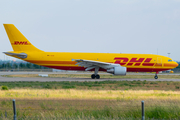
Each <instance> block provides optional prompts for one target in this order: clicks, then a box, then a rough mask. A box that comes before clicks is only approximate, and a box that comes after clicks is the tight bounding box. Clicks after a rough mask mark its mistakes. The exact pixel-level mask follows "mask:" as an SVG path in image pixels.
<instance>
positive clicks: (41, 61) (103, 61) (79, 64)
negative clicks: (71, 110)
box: [4, 24, 178, 79]
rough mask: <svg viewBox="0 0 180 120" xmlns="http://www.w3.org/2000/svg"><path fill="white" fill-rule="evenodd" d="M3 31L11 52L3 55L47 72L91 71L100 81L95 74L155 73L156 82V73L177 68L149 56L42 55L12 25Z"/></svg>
mask: <svg viewBox="0 0 180 120" xmlns="http://www.w3.org/2000/svg"><path fill="white" fill-rule="evenodd" d="M4 28H5V30H6V32H7V35H8V37H9V40H10V43H11V45H12V48H13V50H14V51H9V52H4V53H5V54H6V55H9V56H13V57H16V58H18V59H22V60H24V61H27V62H30V63H34V64H37V65H41V66H45V67H49V68H55V69H61V70H77V71H78V70H80V71H84V70H85V71H94V74H92V75H91V78H92V79H95V78H96V79H99V78H100V76H99V75H98V71H105V72H108V73H111V74H114V75H126V72H156V74H155V77H154V78H155V79H157V78H158V76H157V73H158V72H160V71H165V70H170V69H173V68H175V67H177V66H178V64H177V63H176V62H174V61H173V60H172V59H171V58H169V57H165V56H161V55H152V54H115V53H75V52H44V51H42V50H39V49H38V48H36V47H35V46H33V45H32V44H31V43H30V42H29V41H28V40H27V39H26V38H25V37H24V35H23V34H22V33H21V32H20V31H19V30H18V29H17V28H16V27H15V26H14V25H13V24H4Z"/></svg>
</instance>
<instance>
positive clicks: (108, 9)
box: [0, 0, 180, 61]
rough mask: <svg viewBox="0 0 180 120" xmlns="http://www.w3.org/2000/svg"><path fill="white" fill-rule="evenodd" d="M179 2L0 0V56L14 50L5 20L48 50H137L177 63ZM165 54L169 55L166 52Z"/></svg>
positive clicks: (176, 0)
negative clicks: (6, 30)
mask: <svg viewBox="0 0 180 120" xmlns="http://www.w3.org/2000/svg"><path fill="white" fill-rule="evenodd" d="M179 6H180V0H0V41H1V42H0V59H2V60H4V59H5V60H6V59H13V58H11V57H6V56H5V55H4V54H3V53H2V52H6V51H12V47H11V45H10V42H9V39H8V37H7V35H6V32H5V30H4V27H3V23H9V24H14V25H15V26H16V27H17V28H18V29H19V30H20V31H21V32H22V34H24V36H25V37H26V38H27V39H28V40H29V41H30V42H31V43H32V44H33V45H34V46H36V47H37V48H39V49H41V50H43V51H48V52H97V53H139V54H158V55H163V56H170V57H171V58H172V59H173V60H177V61H180V53H179V50H180V7H179ZM168 53H170V54H169V55H168Z"/></svg>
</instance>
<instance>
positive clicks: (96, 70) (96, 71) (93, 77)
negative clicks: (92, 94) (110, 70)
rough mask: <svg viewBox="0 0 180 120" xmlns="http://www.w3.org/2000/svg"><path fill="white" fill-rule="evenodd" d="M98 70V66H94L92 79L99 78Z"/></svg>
mask: <svg viewBox="0 0 180 120" xmlns="http://www.w3.org/2000/svg"><path fill="white" fill-rule="evenodd" d="M98 71H99V67H96V68H95V71H94V74H92V75H91V78H92V79H95V78H96V79H99V78H100V75H99V74H97V73H98Z"/></svg>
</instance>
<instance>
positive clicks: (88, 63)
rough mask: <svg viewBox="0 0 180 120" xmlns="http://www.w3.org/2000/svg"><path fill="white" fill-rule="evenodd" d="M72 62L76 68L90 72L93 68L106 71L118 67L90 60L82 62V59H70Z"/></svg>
mask: <svg viewBox="0 0 180 120" xmlns="http://www.w3.org/2000/svg"><path fill="white" fill-rule="evenodd" d="M72 61H75V62H77V64H76V65H78V66H81V67H85V68H86V71H88V70H91V69H93V68H97V67H99V68H103V69H106V70H107V69H111V68H113V67H118V66H120V65H119V64H113V63H106V62H99V61H92V60H83V59H72Z"/></svg>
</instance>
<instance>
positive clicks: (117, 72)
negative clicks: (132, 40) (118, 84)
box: [107, 66, 127, 75]
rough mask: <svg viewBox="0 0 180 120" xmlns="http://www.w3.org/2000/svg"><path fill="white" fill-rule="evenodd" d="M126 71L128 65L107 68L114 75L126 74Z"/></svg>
mask: <svg viewBox="0 0 180 120" xmlns="http://www.w3.org/2000/svg"><path fill="white" fill-rule="evenodd" d="M126 71H127V69H126V67H122V66H118V67H114V68H111V69H109V70H107V73H111V74H114V75H126Z"/></svg>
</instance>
